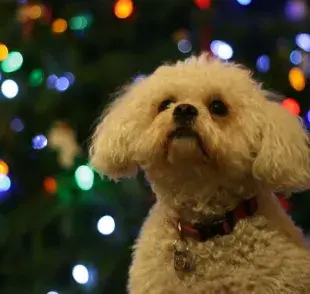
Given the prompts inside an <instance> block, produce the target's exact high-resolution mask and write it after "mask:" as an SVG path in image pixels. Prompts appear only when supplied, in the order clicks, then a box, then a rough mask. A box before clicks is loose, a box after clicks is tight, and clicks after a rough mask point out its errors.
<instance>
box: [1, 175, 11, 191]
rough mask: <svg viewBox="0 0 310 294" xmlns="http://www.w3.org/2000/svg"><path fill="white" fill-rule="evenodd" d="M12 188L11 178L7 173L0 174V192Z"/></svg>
mask: <svg viewBox="0 0 310 294" xmlns="http://www.w3.org/2000/svg"><path fill="white" fill-rule="evenodd" d="M10 188H11V180H10V178H9V177H8V176H7V175H0V192H7V191H8V190H9V189H10Z"/></svg>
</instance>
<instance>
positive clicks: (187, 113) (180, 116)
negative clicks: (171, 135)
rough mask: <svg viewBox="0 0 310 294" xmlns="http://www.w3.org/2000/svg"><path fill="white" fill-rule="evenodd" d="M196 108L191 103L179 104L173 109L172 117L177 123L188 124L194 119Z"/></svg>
mask: <svg viewBox="0 0 310 294" xmlns="http://www.w3.org/2000/svg"><path fill="white" fill-rule="evenodd" d="M197 115H198V110H197V108H196V107H194V106H193V105H191V104H180V105H178V106H177V107H176V108H175V109H174V111H173V118H174V120H175V121H176V122H177V123H178V124H181V125H183V124H190V123H193V122H194V121H195V118H196V117H197Z"/></svg>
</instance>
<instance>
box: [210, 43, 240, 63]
mask: <svg viewBox="0 0 310 294" xmlns="http://www.w3.org/2000/svg"><path fill="white" fill-rule="evenodd" d="M210 49H211V51H212V53H213V54H214V55H215V56H217V57H219V58H221V59H223V60H228V59H230V58H232V56H233V54H234V51H233V49H232V47H231V46H230V45H229V44H228V43H226V42H224V41H220V40H215V41H212V42H211V44H210Z"/></svg>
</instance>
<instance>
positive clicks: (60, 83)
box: [55, 77, 70, 92]
mask: <svg viewBox="0 0 310 294" xmlns="http://www.w3.org/2000/svg"><path fill="white" fill-rule="evenodd" d="M69 86H70V82H69V80H68V79H67V78H66V77H60V78H58V79H57V80H56V84H55V88H56V89H57V90H58V91H59V92H63V91H66V90H67V89H68V88H69Z"/></svg>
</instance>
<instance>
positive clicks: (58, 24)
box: [52, 18, 68, 34]
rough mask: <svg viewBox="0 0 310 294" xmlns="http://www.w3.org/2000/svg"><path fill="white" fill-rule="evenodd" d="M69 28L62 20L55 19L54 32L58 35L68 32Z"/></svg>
mask: <svg viewBox="0 0 310 294" xmlns="http://www.w3.org/2000/svg"><path fill="white" fill-rule="evenodd" d="M67 28H68V24H67V22H66V21H65V20H64V19H62V18H58V19H55V20H54V21H53V23H52V31H53V32H54V33H56V34H61V33H64V32H65V31H66V30H67Z"/></svg>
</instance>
